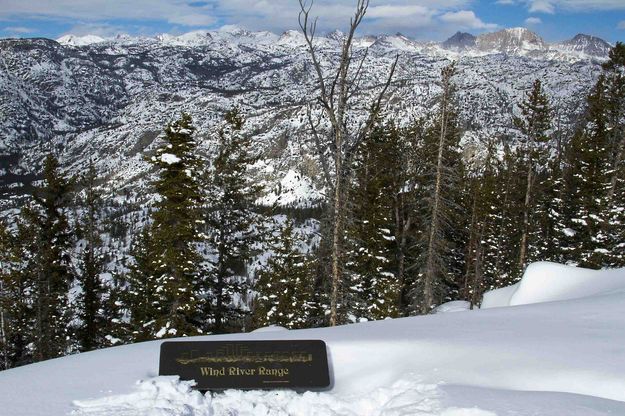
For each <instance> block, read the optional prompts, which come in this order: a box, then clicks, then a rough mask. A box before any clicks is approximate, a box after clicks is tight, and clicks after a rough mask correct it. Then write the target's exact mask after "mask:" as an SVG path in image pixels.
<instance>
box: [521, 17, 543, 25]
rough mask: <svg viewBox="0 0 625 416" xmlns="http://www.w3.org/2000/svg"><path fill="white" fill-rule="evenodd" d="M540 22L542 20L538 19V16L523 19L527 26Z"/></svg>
mask: <svg viewBox="0 0 625 416" xmlns="http://www.w3.org/2000/svg"><path fill="white" fill-rule="evenodd" d="M542 22H543V21H542V20H541V19H540V17H528V18H527V19H525V24H526V25H527V26H533V25H539V24H541V23H542Z"/></svg>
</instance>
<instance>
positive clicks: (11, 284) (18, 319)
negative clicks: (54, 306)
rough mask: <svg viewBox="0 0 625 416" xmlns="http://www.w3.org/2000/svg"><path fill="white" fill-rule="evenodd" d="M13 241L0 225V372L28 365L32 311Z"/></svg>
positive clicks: (16, 248)
mask: <svg viewBox="0 0 625 416" xmlns="http://www.w3.org/2000/svg"><path fill="white" fill-rule="evenodd" d="M18 247H19V245H18V242H17V239H16V238H15V237H14V236H13V235H12V234H11V233H10V232H9V231H8V230H7V228H6V226H5V225H4V223H2V222H0V369H8V368H11V367H13V366H16V365H21V364H25V363H27V362H29V361H30V360H31V357H30V356H29V353H28V351H27V347H26V345H27V343H28V334H32V332H31V331H32V324H33V322H32V308H31V307H30V306H29V302H28V301H29V298H28V296H27V293H28V292H27V288H26V287H25V285H23V284H22V279H20V277H21V276H20V274H19V253H18Z"/></svg>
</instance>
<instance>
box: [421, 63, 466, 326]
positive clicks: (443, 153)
mask: <svg viewBox="0 0 625 416" xmlns="http://www.w3.org/2000/svg"><path fill="white" fill-rule="evenodd" d="M456 73H457V71H456V67H455V64H453V63H452V64H451V65H448V66H446V67H444V68H443V69H442V71H441V88H442V93H441V95H440V97H439V106H438V114H437V115H436V118H435V120H434V122H433V124H432V125H431V126H430V127H429V128H428V130H427V132H426V134H425V152H424V156H425V157H424V160H423V161H422V162H423V163H425V164H426V167H425V177H424V178H423V180H422V183H421V184H420V185H421V186H423V187H424V188H425V192H426V194H425V198H424V201H423V202H424V207H423V212H424V215H423V217H422V223H421V224H420V227H421V228H422V230H423V234H422V238H421V241H420V246H421V249H420V253H419V258H418V260H417V264H418V277H417V281H416V286H415V287H414V288H413V291H412V294H413V309H414V310H417V311H419V312H420V313H422V314H426V313H429V312H430V311H431V309H432V308H433V307H434V306H436V304H437V303H439V302H441V301H442V300H443V299H444V298H445V295H446V294H447V290H448V284H449V282H450V280H451V279H450V274H449V272H450V269H451V267H452V263H453V262H454V261H455V259H454V258H453V256H452V244H453V243H452V241H453V238H454V237H453V236H452V227H453V225H452V218H453V217H454V216H455V215H456V212H455V211H457V206H456V204H455V203H454V201H455V198H456V196H457V195H459V194H460V188H459V182H460V180H461V174H462V166H461V163H462V161H461V157H460V151H459V148H458V144H459V141H460V129H459V126H458V120H457V113H456V109H455V103H454V101H455V98H454V92H455V86H454V83H453V77H454V76H455V75H456Z"/></svg>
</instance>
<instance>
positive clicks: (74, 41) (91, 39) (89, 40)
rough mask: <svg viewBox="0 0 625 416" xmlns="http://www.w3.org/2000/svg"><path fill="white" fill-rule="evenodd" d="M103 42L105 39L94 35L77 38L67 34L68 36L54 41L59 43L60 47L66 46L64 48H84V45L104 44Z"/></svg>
mask: <svg viewBox="0 0 625 416" xmlns="http://www.w3.org/2000/svg"><path fill="white" fill-rule="evenodd" d="M105 40H106V39H104V38H102V37H100V36H96V35H84V36H77V35H72V34H68V35H64V36H61V37H60V38H58V39H57V40H56V41H57V42H58V43H60V44H61V45H66V46H86V45H91V44H93V43H100V42H104V41H105Z"/></svg>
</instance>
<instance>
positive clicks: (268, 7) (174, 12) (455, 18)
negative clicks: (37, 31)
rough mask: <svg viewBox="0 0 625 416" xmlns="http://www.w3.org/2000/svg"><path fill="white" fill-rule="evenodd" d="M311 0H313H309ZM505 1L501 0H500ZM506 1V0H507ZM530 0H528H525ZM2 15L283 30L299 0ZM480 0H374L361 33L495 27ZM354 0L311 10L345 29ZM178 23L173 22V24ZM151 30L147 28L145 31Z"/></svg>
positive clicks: (215, 0)
mask: <svg viewBox="0 0 625 416" xmlns="http://www.w3.org/2000/svg"><path fill="white" fill-rule="evenodd" d="M308 1H311V0H308ZM500 1H502V0H500ZM504 1H505V0H504ZM523 1H525V0H523ZM0 2H1V3H2V6H1V7H0V20H2V19H3V18H5V19H9V20H12V21H14V22H15V21H19V19H29V20H32V19H39V20H44V21H45V20H54V21H56V22H61V23H64V24H68V23H69V24H71V25H73V26H74V27H73V28H72V31H71V33H76V32H81V33H92V34H99V35H100V36H110V35H111V34H116V33H119V32H120V30H121V31H123V29H124V28H126V32H130V33H140V34H141V33H142V30H143V29H142V27H143V28H146V27H149V28H151V29H147V31H150V30H151V31H155V30H157V29H155V27H158V23H159V22H167V23H168V25H167V27H166V28H163V29H162V30H163V31H168V30H169V31H174V32H175V31H179V32H180V31H188V30H189V28H194V29H197V28H216V27H218V26H221V25H228V24H235V25H238V26H240V27H243V28H246V29H250V30H270V31H274V32H278V33H279V32H282V31H284V30H287V29H297V28H298V20H297V17H298V13H299V11H300V8H299V3H298V1H296V0H204V1H198V0H115V1H112V0H89V1H86V0H55V1H54V2H51V1H49V0H0ZM474 2H475V0H384V1H382V0H372V1H371V4H370V6H369V9H368V11H367V15H366V16H365V19H364V20H363V22H362V25H361V27H360V28H359V32H360V33H361V34H367V33H370V34H381V33H396V32H402V33H404V34H406V35H410V36H414V37H416V38H422V39H430V40H436V39H442V38H443V37H445V36H447V35H448V34H449V33H450V32H454V31H456V30H458V29H459V28H465V29H475V30H483V29H491V28H495V27H497V25H495V24H493V23H484V22H483V21H482V20H481V19H480V18H479V17H478V16H476V15H475V13H474V12H472V11H470V10H469V9H470V6H471V4H472V3H474ZM355 4H356V1H355V0H314V5H313V9H312V12H311V16H313V17H318V18H319V20H318V31H319V32H320V33H322V32H327V31H331V30H334V29H340V30H346V29H347V26H348V25H349V20H350V18H351V17H352V16H353V14H354V6H355ZM172 26H173V28H172ZM146 34H147V33H146Z"/></svg>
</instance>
